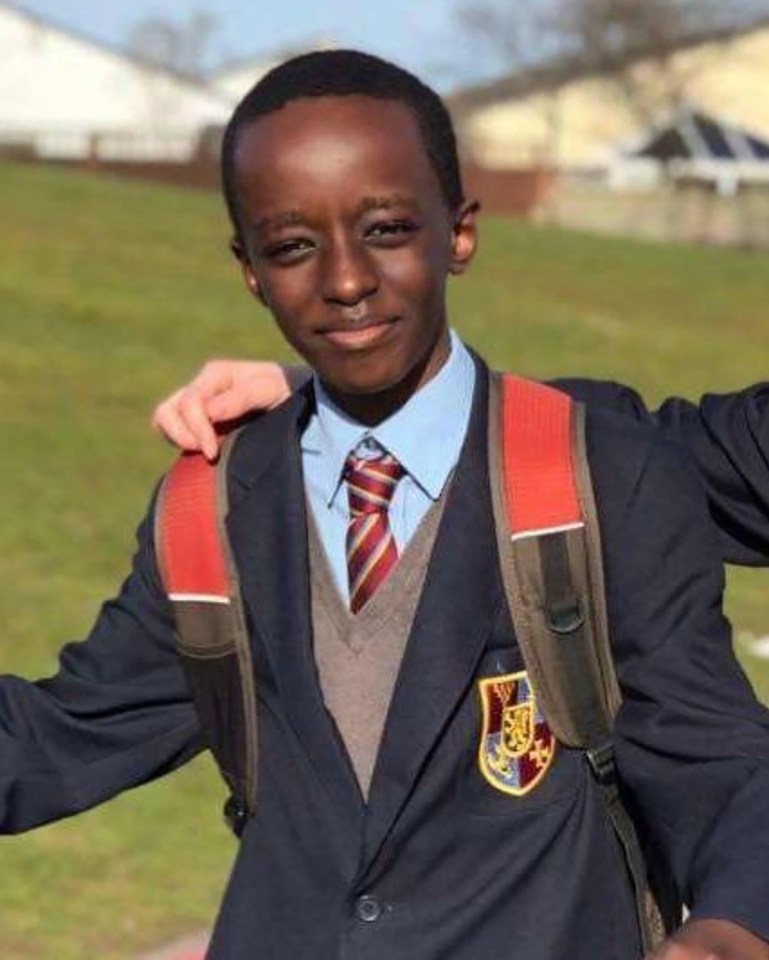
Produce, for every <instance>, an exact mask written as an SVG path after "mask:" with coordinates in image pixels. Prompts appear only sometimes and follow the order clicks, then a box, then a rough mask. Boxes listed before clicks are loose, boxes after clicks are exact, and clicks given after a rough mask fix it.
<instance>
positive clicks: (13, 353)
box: [0, 166, 769, 960]
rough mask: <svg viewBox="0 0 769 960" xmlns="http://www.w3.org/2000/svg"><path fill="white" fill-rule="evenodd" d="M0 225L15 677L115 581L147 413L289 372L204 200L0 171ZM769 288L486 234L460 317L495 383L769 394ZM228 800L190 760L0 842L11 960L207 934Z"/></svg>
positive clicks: (760, 260) (44, 667) (138, 496)
mask: <svg viewBox="0 0 769 960" xmlns="http://www.w3.org/2000/svg"><path fill="white" fill-rule="evenodd" d="M0 211H2V213H1V214H0V241H1V242H2V255H1V256H0V330H1V331H2V347H1V348H0V409H1V410H2V415H1V416H0V446H1V447H2V450H3V458H2V462H3V469H2V471H0V501H1V502H2V503H3V522H2V524H0V582H2V584H3V589H2V592H0V623H2V625H3V633H2V670H3V672H20V673H23V674H25V675H29V676H34V675H39V674H41V673H48V672H51V671H52V670H53V669H54V668H55V662H56V661H55V654H56V650H57V649H58V647H59V645H60V644H61V642H62V641H63V640H65V639H70V638H73V637H79V636H82V635H83V634H84V632H85V631H86V630H87V629H88V627H89V624H90V622H91V621H92V619H93V616H94V612H95V610H96V609H97V604H98V602H99V601H100V600H101V599H102V598H104V597H105V596H107V595H109V594H110V593H111V592H112V591H114V589H115V588H116V586H117V584H118V582H119V580H120V578H121V576H122V575H123V574H124V572H125V569H126V564H127V557H128V554H129V552H130V550H131V546H132V537H131V531H132V528H133V525H134V524H135V522H137V521H138V520H139V518H140V517H141V516H142V514H143V512H144V509H145V505H146V501H147V497H148V494H149V491H150V489H151V487H152V485H153V483H154V480H155V478H156V477H157V475H158V474H159V473H160V471H162V469H163V467H164V465H165V464H166V463H167V462H168V460H169V453H168V450H167V449H166V448H164V446H163V445H162V444H160V443H159V442H158V441H157V440H156V439H154V438H153V437H152V436H151V434H150V432H149V430H148V428H147V418H148V415H149V412H150V409H151V406H152V403H153V400H155V399H156V398H157V397H159V396H160V395H161V394H163V393H164V392H166V391H168V390H169V389H171V388H172V387H173V386H174V385H176V384H178V383H179V382H180V380H182V379H183V378H186V377H188V376H189V375H190V374H191V373H192V372H193V371H194V370H195V368H196V367H197V366H198V365H199V364H200V362H201V361H202V360H203V359H204V358H205V357H207V356H210V355H215V354H218V355H223V354H252V355H259V356H266V355H271V356H277V357H284V358H285V357H288V356H289V353H288V351H287V349H286V348H285V347H284V346H283V345H282V343H281V340H280V338H279V336H278V334H277V333H276V331H275V330H274V329H273V326H272V324H271V322H270V320H269V318H268V317H267V316H266V315H265V314H264V313H263V312H262V311H261V310H260V309H259V308H258V307H257V306H256V304H255V303H254V301H253V300H252V299H251V298H250V297H248V296H247V295H246V294H245V291H244V288H243V286H242V284H241V283H240V280H239V276H238V273H237V270H236V268H235V266H234V264H233V263H231V262H230V259H229V256H228V254H227V239H228V232H227V228H226V224H225V221H224V218H223V215H222V212H221V205H220V203H219V201H218V200H217V199H216V198H215V197H212V196H207V195H204V194H197V193H189V192H183V191H174V190H170V189H166V188H159V187H151V186H147V185H142V184H137V183H131V182H117V181H112V180H109V179H106V178H105V179H95V178H90V177H88V176H84V175H77V174H74V173H64V172H61V171H54V170H45V169H23V168H17V167H13V166H2V167H0ZM767 267H769V258H767V257H766V256H759V255H757V254H753V255H749V254H740V253H735V252H722V251H713V250H704V249H692V248H685V247H680V248H668V247H662V246H653V245H644V244H638V243H632V242H620V241H611V240H606V239H597V238H593V237H587V236H582V235H577V234H567V233H561V232H556V231H548V230H536V229H532V228H530V227H527V226H522V225H516V224H511V223H507V222H502V221H489V222H488V223H486V224H485V226H484V233H483V242H482V252H481V255H480V257H479V260H478V262H477V263H476V265H475V266H474V268H473V270H472V271H471V274H470V275H469V276H468V277H466V278H464V279H462V280H461V281H457V282H455V284H454V287H453V289H452V316H453V320H454V323H455V324H456V326H457V327H458V328H459V330H460V331H461V332H462V333H463V334H464V335H465V336H466V337H467V339H469V341H470V342H471V343H473V344H474V345H475V346H477V347H478V348H479V349H480V350H481V351H482V352H483V353H484V354H485V355H486V356H487V357H488V358H489V359H490V360H491V361H492V362H493V363H494V364H495V365H496V366H498V367H500V368H509V369H516V370H519V371H522V372H528V373H532V374H536V375H537V376H550V375H558V374H589V375H593V376H599V377H610V378H614V379H619V380H625V381H627V382H630V383H633V384H635V385H636V386H638V387H639V388H640V389H641V390H642V391H643V392H644V393H645V395H646V396H647V398H648V399H650V400H657V399H660V398H662V397H663V396H665V395H667V394H668V393H670V392H671V391H678V392H681V393H684V394H687V395H690V396H696V395H698V394H699V392H700V391H702V390H704V389H706V388H709V389H716V390H720V389H729V388H733V387H736V386H739V385H741V384H744V383H746V382H749V381H751V380H755V379H760V378H761V377H762V376H763V377H765V376H766V360H765V358H766V357H767V355H769V314H767V311H766V277H767ZM764 577H765V575H763V574H760V573H756V572H745V571H740V572H738V573H737V574H735V575H733V576H732V577H731V578H730V591H729V603H730V610H731V612H732V616H733V618H734V620H735V622H736V624H737V627H738V629H739V630H742V631H746V632H753V633H755V634H760V633H767V632H769V614H767V612H766V611H765V603H764V596H765V594H766V581H765V579H764ZM754 667H755V668H754ZM751 668H752V669H753V668H754V669H753V676H754V678H755V680H756V683H757V684H758V686H759V687H760V689H761V690H762V692H763V694H764V696H767V697H769V676H767V671H766V670H765V669H764V670H763V671H762V670H761V669H760V668H759V666H758V665H751ZM222 798H223V791H222V788H221V787H220V785H219V783H218V781H217V778H216V776H215V775H214V773H213V771H212V769H211V767H210V764H209V763H208V762H207V761H205V760H201V761H199V762H197V763H195V764H192V765H191V766H190V767H189V768H187V769H186V770H184V771H182V772H181V773H179V774H178V775H176V776H174V777H171V778H168V779H167V780H166V781H164V782H162V783H159V784H154V785H152V786H149V787H146V788H143V789H142V790H141V791H137V792H135V793H130V794H127V795H125V796H123V797H121V798H119V799H118V800H117V801H114V802H113V803H111V804H109V805H107V806H106V807H104V808H103V809H100V810H97V811H94V812H92V813H89V814H87V815H85V816H83V817H80V818H77V819H76V820H73V821H71V822H67V823H62V824H58V825H56V826H52V827H49V828H45V829H43V830H40V831H37V832H35V833H32V834H30V835H29V836H27V837H24V838H18V839H16V838H11V839H3V840H2V841H0V850H2V854H1V859H0V863H1V864H2V869H0V956H2V957H3V958H4V960H6V958H7V960H32V958H35V960H49V958H51V960H52V958H56V960H84V958H88V960H90V958H91V957H94V958H97V957H98V958H99V960H123V958H128V957H130V956H133V954H134V953H135V952H136V951H138V950H140V949H144V948H148V947H151V946H154V945H156V944H157V943H159V942H162V941H163V940H164V939H166V938H171V937H173V936H175V935H178V934H182V933H185V932H187V931H188V930H190V929H195V928H197V927H199V926H205V925H206V924H207V923H208V922H210V920H211V918H212V916H213V914H214V911H215V908H216V904H217V902H218V900H219V897H220V895H221V891H222V887H223V885H224V883H225V879H226V874H227V870H228V865H229V862H230V860H231V857H232V854H233V850H234V846H233V843H232V842H231V841H230V839H229V837H228V834H227V832H226V830H225V828H224V827H223V826H222V825H221V823H220V818H219V809H220V803H221V800H222Z"/></svg>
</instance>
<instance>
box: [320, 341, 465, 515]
mask: <svg viewBox="0 0 769 960" xmlns="http://www.w3.org/2000/svg"><path fill="white" fill-rule="evenodd" d="M474 386H475V364H474V363H473V359H472V357H471V356H470V354H469V352H468V351H467V348H466V347H465V346H464V344H463V343H462V341H461V340H460V339H459V337H458V336H457V335H456V333H455V332H454V331H453V330H452V331H451V352H450V354H449V357H448V359H447V360H446V362H445V363H444V365H443V366H442V367H441V369H440V370H439V371H438V373H436V375H435V376H434V377H433V378H432V379H431V380H429V381H428V382H427V383H426V384H425V385H424V386H423V387H422V388H421V389H420V390H418V391H417V392H416V393H415V394H414V395H413V396H412V397H411V398H410V399H409V400H408V402H407V403H405V404H404V405H403V406H402V407H401V408H400V409H399V410H396V411H395V413H394V414H392V416H390V417H388V418H387V419H386V420H383V421H382V423H379V424H377V425H376V426H375V427H367V426H365V425H364V424H361V423H358V422H357V421H355V420H353V419H352V418H351V417H349V416H348V415H347V414H345V413H344V412H343V411H342V410H340V409H339V407H337V406H336V405H335V404H334V403H333V401H332V400H331V399H330V397H329V396H328V394H327V393H326V391H325V390H324V389H323V386H322V384H321V383H320V381H319V380H318V378H317V377H315V379H314V388H315V397H316V409H317V413H316V415H315V416H314V417H313V418H312V419H311V421H310V423H309V424H308V427H307V429H306V430H305V432H304V435H303V436H302V452H303V453H304V454H305V455H307V456H312V457H317V458H318V462H317V466H318V473H317V477H318V479H319V482H320V484H321V487H322V492H323V497H324V499H325V501H326V503H328V504H330V503H331V502H332V500H333V499H334V497H335V495H336V493H337V491H338V489H339V485H340V483H341V479H342V470H343V468H344V462H345V460H346V459H347V455H348V453H350V451H351V450H354V449H355V448H356V447H357V446H358V444H359V443H360V442H361V441H362V440H363V439H364V437H367V436H371V437H373V438H374V439H375V440H376V441H377V443H379V445H380V446H381V447H383V448H384V449H385V450H386V451H387V452H388V453H391V454H392V455H393V456H394V457H396V458H397V459H398V461H399V462H400V464H401V465H402V466H403V468H404V470H406V472H407V473H408V474H409V476H411V478H412V479H413V480H414V481H415V482H416V483H417V484H418V485H419V486H420V487H421V488H422V489H423V490H424V491H425V493H426V494H427V495H428V496H429V497H430V498H431V499H433V500H437V499H438V497H439V496H440V494H441V491H442V490H443V487H444V486H445V484H446V481H447V480H448V478H449V475H450V473H451V471H452V470H453V469H454V467H455V466H456V464H457V461H458V460H459V454H460V451H461V449H462V444H463V442H464V438H465V433H466V432H467V424H468V421H469V418H470V408H471V406H472V398H473V389H474Z"/></svg>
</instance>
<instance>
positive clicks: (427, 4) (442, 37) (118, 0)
mask: <svg viewBox="0 0 769 960" xmlns="http://www.w3.org/2000/svg"><path fill="white" fill-rule="evenodd" d="M462 2H463V0H293V2H292V0H251V2H248V0H64V2H62V0H15V5H16V6H18V7H20V8H22V9H25V10H28V11H30V12H31V13H35V14H38V15H40V16H42V17H45V18H47V19H50V20H52V21H53V22H55V23H57V24H59V25H61V26H66V27H70V28H72V29H74V30H76V31H77V32H78V33H82V34H85V35H87V36H90V37H92V38H94V39H97V40H104V41H107V42H108V43H110V44H113V45H117V46H124V45H125V43H126V42H127V38H128V37H129V36H130V34H131V31H132V28H134V27H135V26H136V24H137V23H139V22H140V21H142V20H144V19H147V18H149V17H158V16H159V17H163V18H166V19H172V20H177V21H179V20H184V19H185V18H186V17H188V16H189V14H190V13H191V12H193V11H196V10H204V11H205V12H206V13H209V14H212V15H213V17H214V18H215V19H216V24H217V27H216V31H215V34H214V36H213V39H212V43H211V53H212V59H213V60H215V61H223V60H230V59H237V58H241V57H243V58H246V57H250V56H258V55H260V54H265V53H268V54H269V53H270V52H273V51H276V50H278V51H280V50H281V49H285V48H294V47H296V46H297V45H299V46H301V45H302V43H303V42H309V41H312V40H317V39H324V40H328V41H333V42H334V43H336V44H337V45H339V46H353V47H358V48H362V49H365V50H368V51H371V52H372V53H378V54H380V55H381V56H385V57H388V58H390V59H394V60H396V61H397V62H399V63H401V64H402V65H403V66H405V67H407V68H409V69H411V70H413V71H415V72H416V73H418V74H419V75H420V76H422V77H423V78H425V79H426V80H428V81H429V82H430V83H432V84H434V85H435V86H437V87H438V88H439V89H441V90H443V91H446V90H448V89H451V88H452V87H456V86H458V85H462V84H465V83H472V82H480V81H482V80H486V79H489V78H490V77H491V76H492V75H494V74H498V73H499V64H498V63H495V64H492V62H491V60H490V58H488V57H483V56H479V55H478V50H477V49H473V47H472V45H471V44H470V43H468V42H467V40H466V39H465V38H463V36H462V32H461V31H459V30H458V29H457V27H456V20H455V19H454V17H453V11H454V10H456V8H457V6H458V5H460V4H461V3H462ZM519 2H520V0H519ZM523 2H526V0H523Z"/></svg>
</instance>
